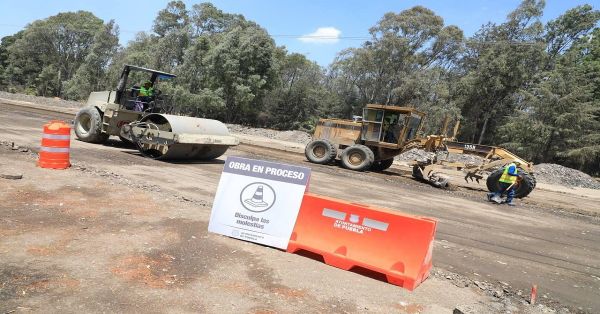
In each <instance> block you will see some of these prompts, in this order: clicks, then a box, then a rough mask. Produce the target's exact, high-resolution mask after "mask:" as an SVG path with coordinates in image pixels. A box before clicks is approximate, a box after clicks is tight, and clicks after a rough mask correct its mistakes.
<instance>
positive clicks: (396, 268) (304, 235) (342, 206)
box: [287, 193, 436, 291]
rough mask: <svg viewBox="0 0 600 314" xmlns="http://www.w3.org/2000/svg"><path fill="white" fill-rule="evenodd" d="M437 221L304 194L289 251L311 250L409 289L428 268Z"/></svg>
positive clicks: (330, 261)
mask: <svg viewBox="0 0 600 314" xmlns="http://www.w3.org/2000/svg"><path fill="white" fill-rule="evenodd" d="M435 229H436V221H434V220H432V219H428V218H419V217H413V216H408V215H405V214H401V213H399V212H397V211H392V210H389V209H378V208H371V207H368V206H366V205H360V204H355V203H348V202H345V201H342V200H337V199H334V198H328V197H323V196H318V195H315V194H310V193H307V194H305V195H304V199H303V200H302V206H301V207H300V212H299V214H298V219H297V220H296V225H295V226H294V231H293V232H292V236H291V239H290V242H289V245H288V248H287V251H288V252H292V253H294V252H298V251H302V250H305V251H309V252H312V253H314V254H318V255H321V256H322V257H323V260H324V261H325V263H327V264H329V265H331V266H335V267H338V268H341V269H345V270H350V269H353V268H363V269H367V270H370V271H373V272H377V273H381V274H383V275H385V277H386V279H387V281H388V282H389V283H392V284H394V285H398V286H401V287H403V288H406V289H408V290H411V291H412V290H413V289H414V288H416V287H417V286H418V285H419V284H420V283H421V282H423V281H424V280H425V279H426V278H427V277H428V276H429V271H430V269H431V266H432V264H431V257H432V249H433V238H434V235H435Z"/></svg>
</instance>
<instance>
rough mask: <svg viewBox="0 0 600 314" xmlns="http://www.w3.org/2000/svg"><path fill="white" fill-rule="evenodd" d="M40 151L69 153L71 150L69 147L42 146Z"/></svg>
mask: <svg viewBox="0 0 600 314" xmlns="http://www.w3.org/2000/svg"><path fill="white" fill-rule="evenodd" d="M40 151H41V152H48V153H68V152H69V148H68V147H66V148H62V147H44V146H42V147H40Z"/></svg>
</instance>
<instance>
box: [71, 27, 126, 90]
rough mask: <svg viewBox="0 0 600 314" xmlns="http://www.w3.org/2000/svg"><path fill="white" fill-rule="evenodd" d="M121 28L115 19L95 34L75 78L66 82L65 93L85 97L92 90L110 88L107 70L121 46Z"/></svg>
mask: <svg viewBox="0 0 600 314" xmlns="http://www.w3.org/2000/svg"><path fill="white" fill-rule="evenodd" d="M118 33H119V30H118V27H117V26H116V25H115V22H114V21H113V20H111V21H109V22H108V23H107V24H106V25H104V26H103V27H102V29H101V30H99V31H98V32H97V33H96V35H95V36H94V41H93V44H92V47H91V49H90V52H89V53H88V55H87V56H86V57H85V60H84V62H83V64H81V66H80V67H79V68H78V69H77V71H76V72H75V75H74V76H73V78H71V79H70V80H69V81H67V82H66V83H65V89H66V91H65V95H66V96H67V98H71V99H84V98H86V97H87V96H88V95H89V94H90V92H92V91H95V90H96V91H98V90H103V89H106V88H108V86H107V83H109V82H110V80H109V79H108V78H107V77H106V72H107V70H108V66H109V64H110V61H111V60H112V57H113V56H114V55H115V53H116V52H117V49H118V46H119V35H118Z"/></svg>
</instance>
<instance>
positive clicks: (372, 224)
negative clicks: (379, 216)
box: [362, 218, 389, 231]
mask: <svg viewBox="0 0 600 314" xmlns="http://www.w3.org/2000/svg"><path fill="white" fill-rule="evenodd" d="M362 224H363V226H365V227H369V228H373V229H377V230H381V231H387V228H388V226H389V224H388V223H387V222H383V221H379V220H375V219H369V218H365V219H363V223H362Z"/></svg>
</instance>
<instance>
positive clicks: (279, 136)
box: [227, 124, 311, 144]
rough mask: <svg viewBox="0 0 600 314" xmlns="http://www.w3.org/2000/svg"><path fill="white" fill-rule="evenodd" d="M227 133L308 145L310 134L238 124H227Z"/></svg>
mask: <svg viewBox="0 0 600 314" xmlns="http://www.w3.org/2000/svg"><path fill="white" fill-rule="evenodd" d="M227 128H229V132H231V133H240V134H247V135H254V136H261V137H266V138H270V139H274V140H280V141H286V142H294V143H300V144H308V142H310V140H311V136H310V134H308V133H306V132H302V131H277V130H272V129H260V128H251V127H247V126H243V125H239V124H227Z"/></svg>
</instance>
